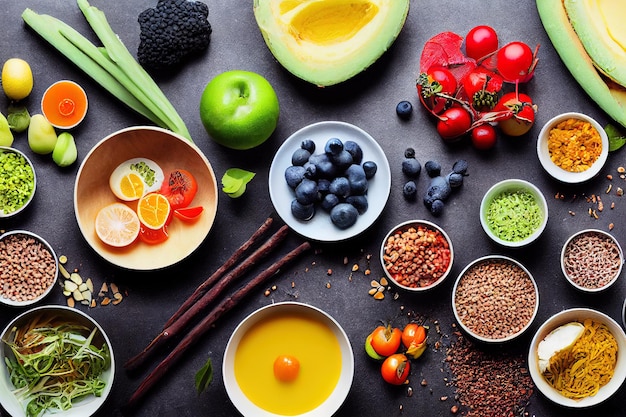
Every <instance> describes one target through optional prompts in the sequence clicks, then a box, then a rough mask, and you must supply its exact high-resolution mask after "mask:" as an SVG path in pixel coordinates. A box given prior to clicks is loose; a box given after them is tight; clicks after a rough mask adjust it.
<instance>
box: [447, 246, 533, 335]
mask: <svg viewBox="0 0 626 417" xmlns="http://www.w3.org/2000/svg"><path fill="white" fill-rule="evenodd" d="M489 264H495V265H498V266H499V265H502V267H499V268H498V270H499V274H500V275H496V274H495V273H493V274H492V273H491V271H488V270H486V269H485V268H484V266H485V265H489ZM509 265H511V266H513V267H515V271H517V272H519V275H512V272H513V270H512V269H507V267H508V266H509ZM474 268H476V269H474ZM474 271H475V272H474ZM469 273H475V274H476V275H475V276H472V277H471V279H470V283H472V284H473V283H474V282H476V283H478V285H476V286H475V287H474V288H472V287H466V284H465V281H464V277H465V276H466V275H467V274H469ZM509 279H510V281H508V280H509ZM521 280H524V282H522V281H521ZM531 294H533V295H531ZM524 296H528V297H533V298H534V305H532V306H527V305H525V304H524V305H520V303H523V302H524V300H523V297H524ZM466 301H467V302H466ZM486 303H493V305H492V306H489V308H487V307H488V306H487V305H486ZM493 307H495V308H497V309H498V311H496V313H495V314H494V315H492V316H491V317H489V316H488V315H487V311H492V310H493V311H495V309H493ZM522 308H527V309H528V310H530V311H529V314H528V317H526V318H525V320H522V319H523V318H520V314H521V313H520V312H521V309H522ZM452 311H453V313H454V317H455V319H456V321H457V323H458V324H459V326H460V327H461V329H463V330H464V331H465V332H466V333H467V334H469V335H470V336H471V337H473V338H474V339H476V340H479V341H481V342H485V343H502V342H509V341H511V340H513V339H516V338H518V337H519V336H521V335H522V334H524V332H525V331H526V330H528V328H529V327H530V326H531V324H532V323H533V321H534V320H535V317H536V316H537V311H539V289H538V288H537V283H536V282H535V279H534V278H533V276H532V275H531V273H530V271H528V269H526V267H524V265H522V264H521V263H519V262H518V261H516V260H514V259H512V258H509V257H507V256H501V255H489V256H484V257H482V258H478V259H476V260H474V261H473V262H471V263H470V264H469V265H467V266H466V267H465V268H464V269H463V271H461V273H460V274H459V276H458V278H457V280H456V282H455V283H454V288H453V289H452ZM474 318H476V321H474V322H472V320H474ZM506 319H509V320H513V321H516V320H517V321H516V322H515V323H514V325H515V327H516V331H512V330H511V329H509V328H503V329H501V330H500V331H501V333H502V334H501V335H496V334H495V326H502V324H503V323H504V322H503V320H506ZM478 324H480V326H483V327H486V328H485V329H483V328H481V327H479V326H478ZM487 333H489V334H487Z"/></svg>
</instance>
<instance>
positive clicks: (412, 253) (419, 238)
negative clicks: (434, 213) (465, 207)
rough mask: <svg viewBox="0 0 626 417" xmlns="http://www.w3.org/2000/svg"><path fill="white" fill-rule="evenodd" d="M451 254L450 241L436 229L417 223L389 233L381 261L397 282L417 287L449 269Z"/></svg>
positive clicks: (433, 280) (429, 282)
mask: <svg viewBox="0 0 626 417" xmlns="http://www.w3.org/2000/svg"><path fill="white" fill-rule="evenodd" d="M451 256H452V255H451V252H450V244H449V243H448V240H447V239H446V237H445V236H444V235H443V234H442V233H441V232H440V231H439V230H436V229H433V228H430V227H428V226H426V225H418V226H417V227H413V226H411V227H409V228H407V229H405V230H398V231H397V232H395V233H393V234H392V235H391V236H389V238H388V239H387V242H386V243H385V246H384V254H383V263H384V265H385V269H386V270H387V272H389V274H390V275H391V277H392V278H393V279H394V280H395V281H396V282H398V283H399V284H400V285H403V286H405V287H409V288H420V287H428V286H430V285H432V284H434V283H435V282H437V281H438V280H439V279H440V278H441V277H442V276H443V275H444V274H445V273H446V272H447V271H448V268H449V266H450V262H451Z"/></svg>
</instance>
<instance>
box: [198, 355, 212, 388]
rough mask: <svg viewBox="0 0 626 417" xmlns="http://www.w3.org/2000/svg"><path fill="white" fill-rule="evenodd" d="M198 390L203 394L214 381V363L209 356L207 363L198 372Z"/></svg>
mask: <svg viewBox="0 0 626 417" xmlns="http://www.w3.org/2000/svg"><path fill="white" fill-rule="evenodd" d="M195 379H196V391H198V394H201V393H202V392H203V391H204V390H205V389H207V387H208V386H209V385H211V381H213V363H212V362H211V358H208V359H207V361H206V363H205V364H204V366H203V367H202V368H200V370H199V371H198V372H196V378H195Z"/></svg>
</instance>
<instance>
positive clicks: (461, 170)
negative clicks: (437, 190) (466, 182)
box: [452, 159, 468, 175]
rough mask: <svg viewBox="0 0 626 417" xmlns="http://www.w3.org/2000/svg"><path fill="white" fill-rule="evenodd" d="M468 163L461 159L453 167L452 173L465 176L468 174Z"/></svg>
mask: <svg viewBox="0 0 626 417" xmlns="http://www.w3.org/2000/svg"><path fill="white" fill-rule="evenodd" d="M467 168H468V163H467V161H466V160H465V159H459V160H458V161H456V162H455V163H454V165H452V172H454V173H457V174H461V175H465V174H466V173H467Z"/></svg>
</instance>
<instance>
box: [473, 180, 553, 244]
mask: <svg viewBox="0 0 626 417" xmlns="http://www.w3.org/2000/svg"><path fill="white" fill-rule="evenodd" d="M547 223H548V203H547V202H546V198H545V197H544V195H543V193H542V192H541V190H540V189H539V188H538V187H537V186H536V185H534V184H532V183H530V182H528V181H525V180H521V179H507V180H503V181H500V182H498V183H496V184H494V185H493V186H492V187H491V188H489V190H487V192H486V193H485V195H484V196H483V199H482V201H481V203H480V224H481V225H482V227H483V230H484V231H485V233H486V234H487V236H489V238H491V239H492V240H493V241H494V242H496V243H498V244H500V245H502V246H505V247H511V248H520V247H523V246H526V245H528V244H530V243H532V242H534V241H535V240H537V238H539V236H540V235H541V234H542V233H543V231H544V229H545V228H546V225H547Z"/></svg>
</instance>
